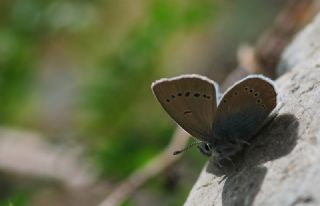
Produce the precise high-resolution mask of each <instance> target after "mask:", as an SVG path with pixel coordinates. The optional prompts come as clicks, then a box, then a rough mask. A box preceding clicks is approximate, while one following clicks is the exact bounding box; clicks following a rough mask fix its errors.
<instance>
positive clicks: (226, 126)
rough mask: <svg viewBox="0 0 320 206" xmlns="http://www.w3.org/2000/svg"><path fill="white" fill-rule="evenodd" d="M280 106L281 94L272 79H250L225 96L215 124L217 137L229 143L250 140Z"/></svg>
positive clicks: (215, 135)
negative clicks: (279, 96)
mask: <svg viewBox="0 0 320 206" xmlns="http://www.w3.org/2000/svg"><path fill="white" fill-rule="evenodd" d="M276 105H277V93H276V91H275V88H274V86H273V84H272V83H271V80H269V79H267V78H265V77H262V76H258V75H255V76H249V77H248V78H246V79H244V80H242V81H240V82H239V83H236V84H235V85H234V86H233V87H231V89H229V90H228V91H227V92H226V93H225V95H224V96H223V97H222V99H221V101H220V102H219V106H218V110H217V115H216V118H215V120H214V123H213V133H214V134H213V135H214V137H215V138H216V139H225V140H228V141H232V140H245V139H246V138H250V136H252V135H253V134H254V133H255V132H256V131H257V130H258V129H259V128H260V127H261V125H262V124H263V122H264V120H265V119H266V118H267V117H268V115H269V114H270V113H271V112H272V110H273V109H274V108H275V107H276Z"/></svg>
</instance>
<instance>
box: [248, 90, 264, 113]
mask: <svg viewBox="0 0 320 206" xmlns="http://www.w3.org/2000/svg"><path fill="white" fill-rule="evenodd" d="M244 91H246V92H249V93H251V94H252V95H253V96H254V97H255V98H256V103H257V104H261V103H262V99H261V98H258V97H259V96H260V93H259V92H254V89H253V88H251V89H249V88H248V87H244ZM261 106H262V108H263V109H265V108H266V105H265V104H261Z"/></svg>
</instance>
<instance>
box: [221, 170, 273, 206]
mask: <svg viewBox="0 0 320 206" xmlns="http://www.w3.org/2000/svg"><path fill="white" fill-rule="evenodd" d="M266 174H267V168H265V167H253V168H246V169H244V170H242V171H241V172H239V173H237V174H235V175H234V176H232V177H229V178H227V180H226V182H225V183H224V187H223V192H222V205H224V206H231V205H252V203H253V201H254V199H255V197H256V195H257V193H258V192H259V190H260V187H261V185H262V182H263V180H264V177H265V176H266Z"/></svg>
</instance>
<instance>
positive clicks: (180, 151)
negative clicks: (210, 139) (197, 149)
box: [173, 141, 201, 155]
mask: <svg viewBox="0 0 320 206" xmlns="http://www.w3.org/2000/svg"><path fill="white" fill-rule="evenodd" d="M200 143H201V142H197V141H195V142H193V143H191V144H189V145H188V146H186V147H185V148H184V149H182V150H177V151H174V152H173V155H178V154H180V153H182V152H184V151H186V150H188V149H190V148H191V147H193V146H195V145H198V144H200Z"/></svg>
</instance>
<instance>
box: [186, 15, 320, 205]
mask: <svg viewBox="0 0 320 206" xmlns="http://www.w3.org/2000/svg"><path fill="white" fill-rule="evenodd" d="M279 72H280V73H283V75H282V76H281V77H280V78H279V79H277V81H276V86H277V88H278V91H279V94H281V96H282V105H281V107H279V109H278V115H277V116H276V117H275V118H274V119H273V120H272V121H271V122H270V123H269V124H268V125H266V126H265V127H264V128H263V129H262V131H261V132H260V133H259V135H257V136H256V137H254V139H253V140H252V141H251V144H250V145H249V146H247V147H246V148H244V150H243V151H242V152H241V153H239V154H237V155H235V156H234V157H233V162H234V163H233V164H232V163H231V162H230V161H226V162H223V163H222V167H219V166H218V165H216V164H215V163H214V161H213V160H212V159H210V160H209V161H208V163H207V164H206V166H205V167H204V169H203V171H202V173H201V175H200V177H199V178H198V180H197V182H196V183H195V185H194V186H193V188H192V190H191V192H190V194H189V196H188V198H187V200H186V202H185V205H186V206H191V205H201V206H220V205H223V206H242V205H245V206H253V205H255V206H270V205H272V206H278V205H279V206H298V205H300V206H301V205H308V206H312V205H320V16H319V17H318V18H316V19H315V21H314V22H313V23H311V24H310V25H309V26H307V27H306V29H305V30H303V31H302V32H301V33H300V34H299V35H298V36H297V38H296V39H295V40H294V41H293V42H292V44H291V45H290V46H289V47H288V49H287V50H286V51H285V52H284V54H283V57H282V60H281V63H280V66H279Z"/></svg>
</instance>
